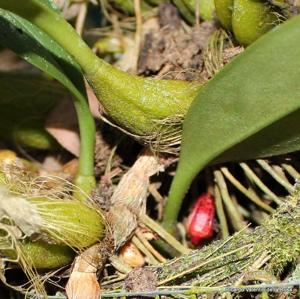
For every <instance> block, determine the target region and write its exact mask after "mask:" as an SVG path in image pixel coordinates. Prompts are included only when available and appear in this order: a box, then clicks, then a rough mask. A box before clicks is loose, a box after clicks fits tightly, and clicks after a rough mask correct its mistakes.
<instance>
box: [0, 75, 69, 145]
mask: <svg viewBox="0 0 300 299" xmlns="http://www.w3.org/2000/svg"><path fill="white" fill-rule="evenodd" d="M65 95H66V90H65V89H64V88H61V87H60V86H59V85H58V84H57V83H55V82H53V81H50V80H48V79H46V78H43V77H41V76H37V75H32V74H20V73H0V138H1V139H4V140H8V141H10V142H13V143H16V144H18V145H21V146H28V147H34V148H38V149H51V148H52V147H54V146H56V145H57V144H56V142H55V140H54V139H53V138H52V137H51V136H50V135H49V134H48V133H47V132H46V131H45V129H44V120H45V117H46V115H47V114H48V112H49V111H50V110H51V109H52V108H53V107H54V106H55V105H56V103H58V101H59V100H60V99H61V98H63V97H64V96H65Z"/></svg>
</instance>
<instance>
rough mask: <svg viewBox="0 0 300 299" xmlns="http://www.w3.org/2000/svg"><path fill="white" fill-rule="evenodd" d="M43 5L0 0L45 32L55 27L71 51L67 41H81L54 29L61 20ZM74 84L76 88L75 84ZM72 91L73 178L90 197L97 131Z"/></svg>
mask: <svg viewBox="0 0 300 299" xmlns="http://www.w3.org/2000/svg"><path fill="white" fill-rule="evenodd" d="M12 2H13V3H12ZM16 2H17V3H16ZM45 3H47V2H45V1H24V2H22V3H18V1H0V5H1V7H3V8H5V9H7V10H10V11H12V12H14V13H16V14H18V15H20V16H22V17H24V18H26V19H28V20H29V21H32V22H36V23H37V25H38V24H44V25H45V26H46V27H47V28H48V29H49V28H50V27H52V28H55V30H56V35H57V37H58V39H59V41H63V40H64V42H65V44H66V46H68V47H69V50H70V49H71V48H72V47H71V45H72V42H70V43H67V39H70V40H71V41H72V40H73V41H75V40H78V39H79V40H80V38H78V36H77V35H76V33H74V32H73V30H69V31H70V33H67V32H66V31H63V30H59V29H56V25H54V24H58V25H59V24H63V21H64V20H63V19H62V18H61V17H60V16H59V15H57V14H56V12H55V11H54V10H52V9H51V8H50V7H49V6H47V5H46V4H45ZM71 29H72V28H71ZM73 48H74V49H75V54H74V55H77V56H79V58H80V57H81V58H82V55H78V53H77V52H78V48H79V47H73ZM80 48H83V49H86V51H85V54H84V55H85V56H86V55H87V53H89V51H88V50H87V49H88V47H87V46H86V45H85V44H84V43H83V42H82V45H80ZM91 56H92V55H91V54H90V56H89V57H91ZM89 57H87V58H86V62H87V63H88V67H89V68H90V67H91V65H92V62H91V59H92V58H90V59H89ZM79 58H78V59H79ZM82 61H83V60H82ZM82 61H81V62H82ZM74 84H75V85H76V82H75V83H74ZM72 92H73V94H74V95H75V96H74V97H73V98H74V105H75V109H76V113H77V117H78V122H79V131H80V137H81V143H80V157H79V166H78V171H77V177H76V179H75V184H76V185H77V186H78V187H80V189H82V190H83V191H84V192H85V193H87V194H89V193H90V192H91V190H92V189H93V188H94V187H95V184H96V182H95V178H94V148H95V141H94V138H95V131H96V129H95V122H94V120H93V117H92V115H91V113H90V111H89V106H88V103H87V100H86V97H84V96H83V95H82V94H81V93H80V92H78V91H77V90H76V89H73V90H72ZM75 195H76V196H77V197H79V198H81V199H84V198H85V197H86V196H83V195H82V193H81V192H76V194H75Z"/></svg>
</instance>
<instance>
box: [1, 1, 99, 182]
mask: <svg viewBox="0 0 300 299" xmlns="http://www.w3.org/2000/svg"><path fill="white" fill-rule="evenodd" d="M42 2H44V3H45V4H47V5H48V6H49V4H50V2H49V1H46V0H42ZM53 26H55V24H53ZM0 41H1V42H0V43H1V44H2V45H3V46H6V47H8V48H11V49H12V50H13V51H14V52H16V53H17V54H18V55H20V56H21V57H23V58H24V59H25V60H26V61H28V62H29V63H31V64H33V65H34V66H36V67H38V68H39V69H41V70H42V71H44V72H45V73H47V74H48V75H50V76H52V77H53V78H55V79H56V80H58V81H59V82H60V83H61V84H62V85H64V86H65V87H66V88H67V89H68V90H69V91H70V92H71V93H72V95H73V99H74V105H75V109H76V111H77V116H78V122H79V129H80V135H81V149H80V159H79V168H78V173H80V175H82V176H86V177H93V163H94V161H93V155H94V137H95V123H94V120H93V118H92V116H91V114H90V111H89V107H88V103H87V96H86V90H85V85H84V79H83V75H82V72H81V69H80V67H79V66H78V64H77V63H76V62H75V61H74V60H73V59H72V57H71V56H70V55H69V54H68V52H67V51H65V50H64V49H63V48H62V47H61V46H60V45H59V44H58V43H56V42H55V40H53V39H52V38H50V37H49V36H48V35H47V34H45V33H44V32H43V31H42V30H41V29H39V28H38V27H36V26H35V25H33V24H31V23H30V22H28V21H26V20H25V19H23V18H21V17H19V16H17V15H15V14H13V13H10V12H8V11H6V10H3V9H0Z"/></svg>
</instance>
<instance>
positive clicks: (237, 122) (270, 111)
mask: <svg viewBox="0 0 300 299" xmlns="http://www.w3.org/2000/svg"><path fill="white" fill-rule="evenodd" d="M299 28H300V17H295V18H293V19H291V20H289V21H287V22H285V23H284V24H283V25H281V26H278V27H277V28H276V29H274V30H272V31H271V32H269V33H268V34H266V35H264V36H263V37H262V38H260V39H259V40H258V41H257V42H255V43H254V44H253V45H251V46H250V47H249V48H247V49H246V50H245V51H244V52H243V53H242V54H241V55H239V56H238V57H237V58H236V59H234V60H233V61H232V62H231V63H230V64H228V65H227V66H226V67H225V68H224V69H223V70H222V71H220V72H219V73H218V74H217V75H216V76H215V77H214V78H213V79H212V80H211V81H210V82H209V83H208V84H207V85H206V86H205V87H204V88H203V89H202V90H201V91H200V93H199V94H198V96H197V97H196V99H195V101H194V102H193V104H192V105H191V107H190V109H189V111H188V114H187V117H186V119H185V121H184V130H183V136H182V149H181V154H180V161H179V165H178V169H177V173H176V176H175V178H174V181H173V183H172V186H171V190H170V195H169V201H170V206H169V205H168V207H167V209H170V210H171V209H172V208H174V206H176V203H179V202H180V200H181V199H182V198H183V196H184V194H185V192H186V191H187V189H188V187H189V185H190V183H191V181H192V180H193V178H194V177H195V176H196V174H197V173H198V172H199V171H200V170H201V169H203V168H204V167H205V166H206V165H207V164H208V163H211V162H212V161H213V160H215V161H223V160H227V161H228V160H239V159H250V158H257V157H261V156H267V155H273V154H282V153H286V152H291V151H295V150H298V149H300V123H299V116H300V111H299V108H300V84H299V82H300V59H299V57H300V30H299ZM222 155H223V156H222ZM173 215H174V213H173ZM166 221H167V222H168V220H166Z"/></svg>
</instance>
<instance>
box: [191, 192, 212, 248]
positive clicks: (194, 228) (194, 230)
mask: <svg viewBox="0 0 300 299" xmlns="http://www.w3.org/2000/svg"><path fill="white" fill-rule="evenodd" d="M214 217H215V203H214V198H213V196H211V195H210V194H208V193H203V194H202V195H200V196H199V197H198V199H197V201H196V204H195V205H194V207H193V210H192V212H191V214H190V215H189V217H188V220H187V225H186V227H187V233H188V236H189V237H190V238H191V242H192V243H193V245H198V244H199V243H200V242H201V241H202V240H203V239H208V238H210V237H212V235H213V221H214Z"/></svg>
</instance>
